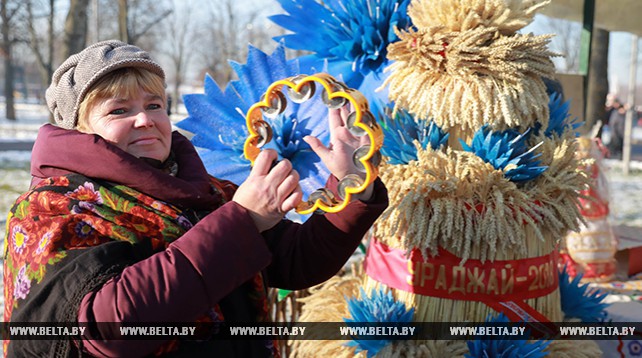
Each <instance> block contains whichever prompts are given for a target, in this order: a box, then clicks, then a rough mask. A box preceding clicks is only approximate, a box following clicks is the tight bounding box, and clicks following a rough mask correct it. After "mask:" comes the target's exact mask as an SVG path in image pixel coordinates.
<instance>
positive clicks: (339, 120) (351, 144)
mask: <svg viewBox="0 0 642 358" xmlns="http://www.w3.org/2000/svg"><path fill="white" fill-rule="evenodd" d="M348 113H349V112H348V108H347V106H343V107H341V108H339V109H328V122H329V126H330V144H329V145H328V146H327V147H326V146H325V145H323V143H322V142H321V141H320V140H319V139H318V138H316V137H313V136H306V137H304V138H303V140H304V141H305V142H306V143H308V145H310V148H312V150H313V151H314V152H315V153H316V154H317V155H318V156H319V158H321V160H322V161H323V164H325V166H326V167H327V168H328V169H329V170H330V172H331V173H332V175H334V176H335V177H337V179H339V180H340V179H342V178H343V177H345V176H346V175H348V174H357V175H359V176H360V177H362V178H364V179H365V176H366V175H365V173H362V172H360V171H359V170H358V169H357V167H356V166H355V165H354V162H353V161H352V157H353V154H354V151H355V150H356V149H357V148H359V147H360V146H362V145H367V144H369V143H370V140H369V138H368V136H367V135H364V136H361V137H357V136H354V135H353V134H352V133H350V131H349V130H348V128H347V127H346V120H347V118H348ZM371 197H372V184H370V185H368V187H367V188H366V190H365V191H364V192H363V193H361V194H360V195H359V199H361V200H369V199H370V198H371Z"/></svg>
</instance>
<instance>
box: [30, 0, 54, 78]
mask: <svg viewBox="0 0 642 358" xmlns="http://www.w3.org/2000/svg"><path fill="white" fill-rule="evenodd" d="M43 2H47V3H48V6H46V7H45V6H44V4H43ZM54 3H55V0H46V1H38V0H29V1H27V3H26V4H27V24H26V25H27V28H28V30H29V47H30V48H31V51H32V52H33V54H34V56H35V57H36V62H37V64H38V71H39V72H40V78H41V82H42V84H43V86H44V87H47V86H48V85H49V83H50V81H51V75H52V74H53V61H54V40H55V29H54V19H55V7H54ZM34 5H35V6H36V7H37V8H39V9H45V11H43V12H40V13H38V14H36V13H34ZM41 18H45V19H46V22H47V28H46V33H44V34H43V33H39V32H38V30H37V29H38V28H39V26H38V20H39V19H41ZM43 42H44V44H43Z"/></svg>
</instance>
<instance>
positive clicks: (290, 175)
mask: <svg viewBox="0 0 642 358" xmlns="http://www.w3.org/2000/svg"><path fill="white" fill-rule="evenodd" d="M277 159H278V155H277V154H276V151H274V150H272V149H265V150H262V151H261V153H259V155H258V156H257V157H256V160H255V161H254V167H253V168H252V171H251V172H250V175H249V176H248V178H247V179H246V180H245V181H244V182H243V184H241V186H239V188H238V189H237V190H236V193H235V194H234V197H233V198H232V200H233V201H235V202H237V203H238V204H240V205H241V206H243V207H244V208H245V209H247V211H248V212H249V214H250V216H251V217H252V220H254V224H255V225H256V227H257V229H258V230H259V232H263V231H265V230H268V229H270V228H272V227H273V226H274V225H276V224H277V223H278V222H279V221H281V219H283V216H284V215H285V213H287V212H288V211H290V210H292V209H294V208H295V206H296V205H297V204H298V203H299V202H300V201H301V199H302V198H303V192H302V191H301V187H300V186H299V173H297V171H296V170H294V169H292V163H290V161H289V160H287V159H284V160H281V161H280V162H279V163H278V164H277V165H276V166H274V168H271V167H272V163H274V162H275V161H276V160H277ZM270 168H271V169H270Z"/></svg>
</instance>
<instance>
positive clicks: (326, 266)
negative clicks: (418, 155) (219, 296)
mask: <svg viewBox="0 0 642 358" xmlns="http://www.w3.org/2000/svg"><path fill="white" fill-rule="evenodd" d="M337 182H338V181H337V179H336V178H334V177H331V178H330V180H329V182H328V185H327V187H328V188H329V189H330V190H332V191H334V192H335V193H336V185H337ZM387 206H388V192H387V190H386V188H385V186H384V185H383V183H382V182H381V180H380V179H377V180H376V181H375V184H374V191H373V197H372V198H371V199H370V201H369V202H367V203H366V202H363V201H360V200H356V201H354V202H352V203H350V204H349V205H348V206H347V207H346V208H345V209H344V210H342V211H341V212H339V213H336V214H329V213H328V214H324V215H318V214H313V215H312V216H311V217H310V218H309V219H308V220H307V221H306V222H305V223H303V224H298V223H294V222H291V221H282V222H281V223H280V224H279V225H277V226H276V227H275V228H273V229H271V230H268V231H267V232H266V233H264V236H265V237H266V242H267V244H268V246H269V247H270V251H271V252H272V263H271V264H270V266H268V268H267V279H268V284H269V285H270V286H272V287H279V288H285V289H292V290H296V289H303V288H307V287H310V286H313V285H316V284H319V283H321V282H324V281H326V280H327V279H329V278H330V277H332V276H333V275H334V274H336V273H337V272H338V271H339V270H340V269H341V267H342V266H343V265H344V264H345V262H346V261H347V260H348V259H349V258H350V255H352V253H353V252H354V250H355V249H356V248H357V246H358V245H359V243H360V242H361V239H362V238H363V237H364V235H365V234H366V233H367V232H368V230H369V229H370V227H371V226H372V224H373V223H374V221H375V220H376V219H377V218H378V217H379V215H381V213H382V212H383V211H384V210H385V209H386V208H387Z"/></svg>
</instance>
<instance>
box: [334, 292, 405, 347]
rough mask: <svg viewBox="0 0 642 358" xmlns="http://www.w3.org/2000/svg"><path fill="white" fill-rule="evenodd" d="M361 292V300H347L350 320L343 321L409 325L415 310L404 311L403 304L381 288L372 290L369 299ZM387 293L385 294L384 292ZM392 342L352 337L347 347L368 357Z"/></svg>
mask: <svg viewBox="0 0 642 358" xmlns="http://www.w3.org/2000/svg"><path fill="white" fill-rule="evenodd" d="M359 290H360V291H361V297H362V299H357V298H352V299H348V300H347V302H348V310H349V311H350V316H351V317H352V318H351V319H350V318H344V319H343V320H344V321H345V322H346V323H348V324H350V323H357V324H358V323H404V324H407V323H410V322H412V317H413V315H414V314H415V309H414V308H411V309H409V310H407V309H406V305H405V304H404V303H403V302H400V301H397V300H395V299H394V297H392V292H391V291H389V290H385V289H383V288H381V289H379V290H376V289H373V290H372V294H371V295H370V297H367V296H366V294H365V292H364V291H363V288H359ZM386 291H387V292H386ZM391 342H392V341H391V340H389V339H378V340H373V339H360V337H358V336H357V337H353V339H352V341H350V342H348V343H347V345H348V346H350V347H356V353H359V352H361V351H366V352H367V355H368V357H372V356H374V355H375V354H377V353H378V352H379V351H380V350H381V349H382V348H384V347H385V346H387V345H388V344H390V343H391Z"/></svg>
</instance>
